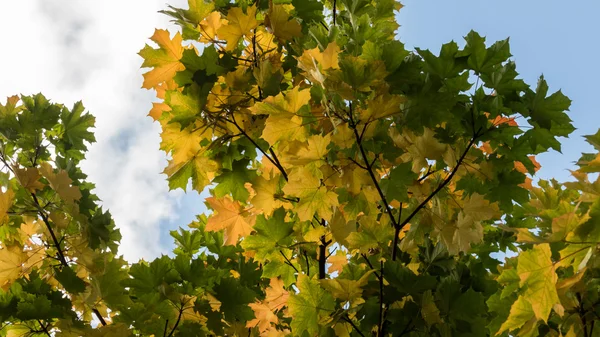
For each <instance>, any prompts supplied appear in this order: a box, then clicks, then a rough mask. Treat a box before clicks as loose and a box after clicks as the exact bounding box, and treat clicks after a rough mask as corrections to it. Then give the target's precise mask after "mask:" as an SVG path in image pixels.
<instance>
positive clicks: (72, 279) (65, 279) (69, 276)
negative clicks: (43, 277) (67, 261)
mask: <svg viewBox="0 0 600 337" xmlns="http://www.w3.org/2000/svg"><path fill="white" fill-rule="evenodd" d="M54 277H55V278H56V279H57V280H58V282H60V284H62V286H63V287H64V288H65V290H66V291H68V292H70V293H73V294H79V293H82V292H84V291H85V282H83V280H82V279H80V278H79V277H77V275H76V274H75V272H74V271H73V269H71V267H63V268H62V269H60V270H57V271H56V273H54Z"/></svg>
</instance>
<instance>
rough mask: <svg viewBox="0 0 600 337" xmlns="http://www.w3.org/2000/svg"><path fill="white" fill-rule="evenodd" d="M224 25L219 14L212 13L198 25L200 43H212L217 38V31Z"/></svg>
mask: <svg viewBox="0 0 600 337" xmlns="http://www.w3.org/2000/svg"><path fill="white" fill-rule="evenodd" d="M223 23H225V20H223V19H222V18H221V13H219V12H212V13H210V14H209V15H208V16H207V17H205V18H204V20H202V22H200V24H199V29H200V42H205V43H209V42H214V41H215V39H216V37H217V31H218V30H219V28H221V26H222V25H223Z"/></svg>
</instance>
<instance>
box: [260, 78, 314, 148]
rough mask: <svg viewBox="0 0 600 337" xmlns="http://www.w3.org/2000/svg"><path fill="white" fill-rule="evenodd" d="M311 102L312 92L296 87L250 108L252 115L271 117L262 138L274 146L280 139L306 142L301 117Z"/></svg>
mask: <svg viewBox="0 0 600 337" xmlns="http://www.w3.org/2000/svg"><path fill="white" fill-rule="evenodd" d="M309 101H310V91H308V90H302V91H300V88H299V87H295V88H293V89H292V90H290V91H288V92H287V94H286V95H285V96H284V95H283V93H280V94H278V95H277V96H270V97H267V98H266V99H265V100H263V101H262V102H259V103H256V104H254V106H252V107H251V108H250V111H252V113H254V114H257V115H269V118H267V121H266V123H265V129H264V130H263V133H262V136H261V138H262V139H264V140H266V141H267V142H268V143H269V144H271V145H273V144H275V143H276V142H277V141H279V140H280V139H285V140H287V141H292V140H299V141H304V140H306V130H304V125H303V121H302V117H300V115H299V111H300V109H302V107H304V106H305V105H306V104H308V102H309Z"/></svg>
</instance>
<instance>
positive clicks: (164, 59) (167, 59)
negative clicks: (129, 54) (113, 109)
mask: <svg viewBox="0 0 600 337" xmlns="http://www.w3.org/2000/svg"><path fill="white" fill-rule="evenodd" d="M150 39H151V40H152V41H154V42H156V43H157V44H158V46H159V48H158V49H154V48H152V47H150V46H149V45H146V46H145V47H144V48H143V49H142V50H141V51H140V52H139V55H140V56H141V57H143V58H144V62H143V63H142V68H144V67H145V68H154V69H152V70H150V71H148V72H147V73H145V74H144V83H143V84H142V88H145V89H152V88H154V87H156V86H157V85H159V84H160V83H162V82H166V81H169V80H171V79H172V78H173V77H174V76H175V73H177V72H178V71H181V70H183V69H185V66H184V65H183V64H182V63H181V62H179V60H180V59H181V56H182V55H183V47H182V46H181V42H182V38H181V35H180V34H179V33H176V34H175V36H174V37H173V39H172V40H171V39H170V37H169V32H168V31H166V30H163V29H156V30H155V31H154V35H152V37H151V38H150Z"/></svg>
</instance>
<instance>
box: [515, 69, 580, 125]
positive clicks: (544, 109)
mask: <svg viewBox="0 0 600 337" xmlns="http://www.w3.org/2000/svg"><path fill="white" fill-rule="evenodd" d="M547 94H548V83H546V80H545V79H544V76H540V79H539V81H538V86H537V89H536V92H535V93H534V92H532V91H529V92H527V94H526V95H525V97H524V101H525V103H526V104H527V106H528V107H529V109H530V116H531V120H532V121H533V122H535V123H537V124H538V125H539V126H541V127H542V128H544V129H547V130H551V131H552V130H553V127H556V128H558V129H561V130H562V131H561V133H560V135H563V133H562V132H566V134H569V133H570V132H572V131H574V130H575V128H573V126H572V125H571V119H570V118H569V116H568V115H567V114H566V113H565V111H566V110H568V109H569V107H570V106H571V100H570V99H569V98H568V97H567V96H565V95H563V93H562V92H561V91H560V90H559V91H557V92H555V93H553V94H552V95H550V96H548V97H546V95H547ZM555 134H556V133H555Z"/></svg>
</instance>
